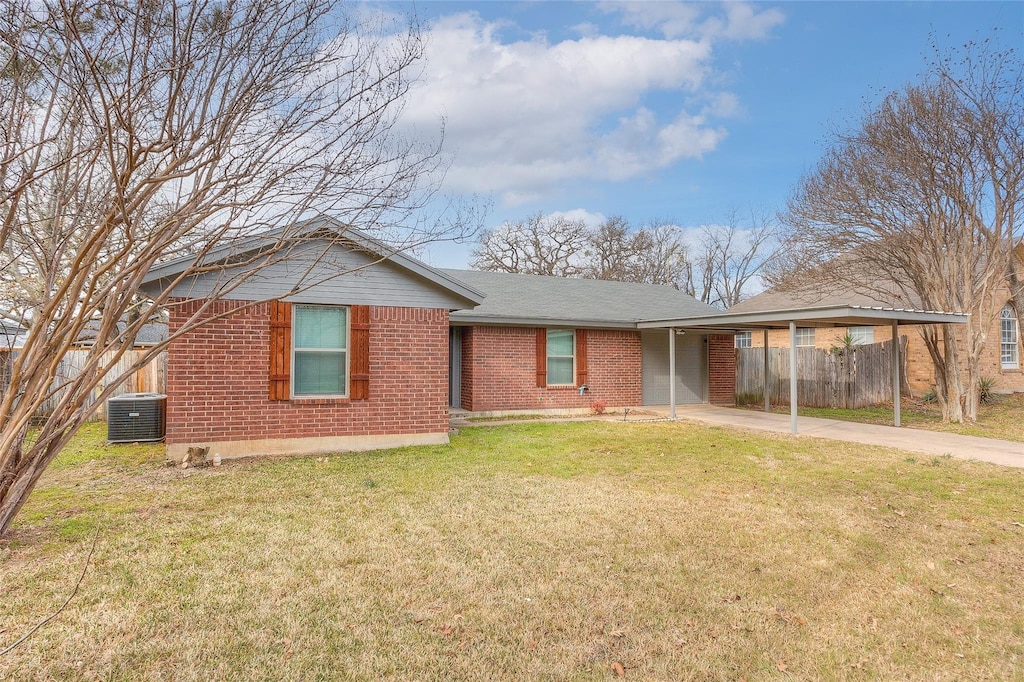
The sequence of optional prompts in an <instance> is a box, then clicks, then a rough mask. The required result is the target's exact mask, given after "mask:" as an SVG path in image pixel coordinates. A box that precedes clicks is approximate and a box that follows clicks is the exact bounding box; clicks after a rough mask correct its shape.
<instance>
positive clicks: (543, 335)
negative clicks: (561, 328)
mask: <svg viewBox="0 0 1024 682" xmlns="http://www.w3.org/2000/svg"><path fill="white" fill-rule="evenodd" d="M547 385H548V330H547V329H545V328H543V327H540V328H539V329H537V388H544V387H545V386H547Z"/></svg>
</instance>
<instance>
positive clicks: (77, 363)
mask: <svg viewBox="0 0 1024 682" xmlns="http://www.w3.org/2000/svg"><path fill="white" fill-rule="evenodd" d="M144 352H145V351H128V352H127V353H125V354H124V355H123V356H122V357H121V358H120V359H118V361H117V363H116V364H115V365H114V366H113V367H112V368H111V370H110V371H109V372H108V373H107V376H110V377H117V376H120V375H122V374H124V373H125V372H127V371H128V369H129V368H130V367H131V366H132V365H133V364H134V363H135V362H136V361H137V360H138V359H139V357H140V356H141V355H142V354H143V353H144ZM14 353H17V351H14ZM88 355H89V351H86V350H73V351H69V352H68V353H67V355H65V356H64V358H63V359H61V361H60V364H59V365H58V367H57V376H56V378H55V379H54V382H53V386H54V388H55V389H57V390H55V392H54V394H53V395H52V396H50V398H49V399H48V400H47V401H46V402H44V403H43V404H42V406H41V407H40V408H39V410H37V411H36V414H35V416H36V417H37V418H43V417H46V416H47V415H49V414H50V413H51V412H53V410H55V409H56V408H57V405H58V404H59V403H60V400H61V397H62V396H63V395H64V390H65V389H61V388H60V387H61V386H65V385H67V384H68V383H70V382H71V381H73V380H74V379H75V378H77V377H78V376H79V375H80V374H81V373H82V372H83V371H85V364H86V362H87V361H88ZM11 358H12V355H11V352H10V351H0V392H2V391H4V390H6V389H7V386H8V385H9V383H10V360H11ZM112 359H113V354H110V355H109V356H106V357H105V358H104V362H107V361H109V360H112ZM5 368H6V370H7V371H6V373H5ZM108 385H109V384H108V383H107V382H106V381H105V380H102V379H101V380H100V383H99V384H98V385H97V386H96V389H95V390H94V391H93V392H92V395H91V396H90V397H89V399H88V400H87V401H86V405H87V406H88V407H89V408H92V409H93V410H94V411H93V412H92V415H91V416H90V420H91V421H106V418H107V415H106V404H105V403H103V402H99V401H98V400H97V397H98V396H99V395H100V393H102V392H103V390H104V389H106V388H107V386H108ZM166 391H167V353H166V352H164V353H161V354H160V355H158V356H157V357H156V358H154V359H153V360H151V361H150V362H149V364H147V365H145V366H143V367H142V368H140V369H138V370H136V371H135V372H132V373H131V374H129V375H128V377H127V378H125V379H124V380H122V381H121V382H120V385H119V386H118V387H117V388H116V389H114V393H113V395H112V396H110V397H114V396H119V395H124V394H125V393H166Z"/></svg>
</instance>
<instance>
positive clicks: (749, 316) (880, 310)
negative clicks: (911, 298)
mask: <svg viewBox="0 0 1024 682" xmlns="http://www.w3.org/2000/svg"><path fill="white" fill-rule="evenodd" d="M967 318H968V314H967V313H944V312H937V311H934V310H912V309H909V308H885V307H882V306H878V307H871V306H856V305H841V306H817V307H815V306H810V307H806V308H791V309H787V310H764V311H759V312H752V313H728V312H725V313H720V314H717V315H708V316H705V317H681V318H675V319H665V320H643V321H641V322H638V323H637V325H636V326H637V327H638V328H640V329H665V328H668V327H682V328H685V329H706V330H709V331H749V330H754V329H785V328H787V327H789V323H790V322H798V323H800V326H803V327H850V326H854V327H856V326H878V325H883V324H891V323H892V322H896V323H897V324H944V323H951V324H964V323H966V322H967Z"/></svg>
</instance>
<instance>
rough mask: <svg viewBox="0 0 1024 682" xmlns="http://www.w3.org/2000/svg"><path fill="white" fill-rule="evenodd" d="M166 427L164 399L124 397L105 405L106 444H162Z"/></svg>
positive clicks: (146, 395) (143, 395)
mask: <svg viewBox="0 0 1024 682" xmlns="http://www.w3.org/2000/svg"><path fill="white" fill-rule="evenodd" d="M166 425H167V396H166V395H163V394H160V393H125V394H124V395H119V396H117V397H114V398H111V399H110V400H108V401H107V442H108V443H143V442H149V441H158V440H163V439H164V429H165V427H166Z"/></svg>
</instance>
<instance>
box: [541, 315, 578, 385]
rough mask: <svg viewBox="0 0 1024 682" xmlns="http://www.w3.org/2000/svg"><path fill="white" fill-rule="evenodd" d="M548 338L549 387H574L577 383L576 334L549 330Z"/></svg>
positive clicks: (563, 330)
mask: <svg viewBox="0 0 1024 682" xmlns="http://www.w3.org/2000/svg"><path fill="white" fill-rule="evenodd" d="M547 337H548V338H547V383H548V386H573V385H574V384H575V383H576V332H574V331H573V330H572V329H549V330H547Z"/></svg>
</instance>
